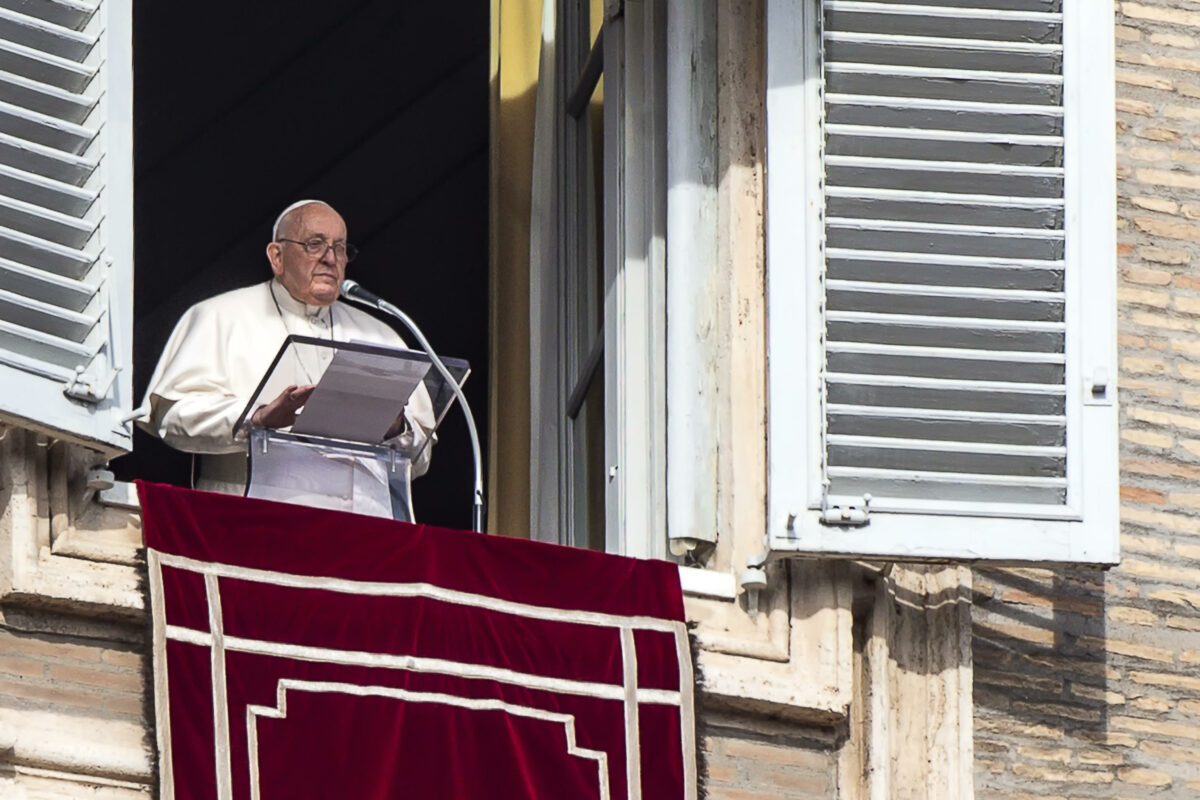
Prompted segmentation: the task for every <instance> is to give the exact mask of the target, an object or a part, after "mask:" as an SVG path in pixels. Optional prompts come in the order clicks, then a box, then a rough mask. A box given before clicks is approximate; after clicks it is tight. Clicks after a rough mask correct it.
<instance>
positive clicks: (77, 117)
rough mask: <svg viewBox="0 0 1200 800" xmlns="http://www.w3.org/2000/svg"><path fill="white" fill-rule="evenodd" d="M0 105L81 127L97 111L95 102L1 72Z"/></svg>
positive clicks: (94, 100)
mask: <svg viewBox="0 0 1200 800" xmlns="http://www.w3.org/2000/svg"><path fill="white" fill-rule="evenodd" d="M0 101H3V102H5V103H10V104H13V105H19V106H21V107H22V108H27V109H29V110H30V111H36V112H37V113H39V114H46V115H48V116H53V117H55V118H56V119H65V120H67V121H68V122H74V123H75V124H77V125H78V124H80V123H82V122H83V121H84V120H86V119H87V118H88V115H89V114H91V112H92V109H93V108H95V107H96V98H94V97H88V96H87V95H83V94H78V93H76V92H70V91H67V90H65V89H59V88H58V87H56V86H50V85H48V84H45V83H39V82H37V81H33V80H30V79H28V78H25V77H22V76H20V75H14V74H13V73H11V72H0Z"/></svg>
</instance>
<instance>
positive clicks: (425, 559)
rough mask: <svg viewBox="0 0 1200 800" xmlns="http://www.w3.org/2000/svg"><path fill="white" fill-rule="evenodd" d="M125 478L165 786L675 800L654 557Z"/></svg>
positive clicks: (678, 772)
mask: <svg viewBox="0 0 1200 800" xmlns="http://www.w3.org/2000/svg"><path fill="white" fill-rule="evenodd" d="M138 489H139V493H140V495H141V502H142V515H143V525H144V530H145V537H146V548H147V562H148V565H149V572H150V594H151V605H152V606H153V620H154V686H155V700H156V713H157V721H158V747H159V757H160V774H161V796H162V797H163V798H164V800H166V799H169V798H172V797H174V798H206V800H207V798H220V799H221V800H224V798H284V797H286V798H344V797H353V798H385V797H387V798H391V797H405V798H439V799H440V798H455V799H456V800H508V799H509V798H513V799H514V800H515V798H522V800H527V799H528V798H539V799H541V798H547V799H548V798H597V800H602V799H603V800H607V799H608V798H614V799H615V798H646V799H647V800H650V798H653V800H671V799H672V798H694V797H695V795H696V767H695V734H694V731H695V726H694V718H693V707H692V689H693V684H692V671H691V662H690V656H689V652H688V642H687V632H686V629H685V626H684V623H683V601H682V597H681V595H680V590H679V577H678V572H677V570H676V568H675V567H674V565H671V564H668V563H665V562H654V561H638V560H634V559H629V558H621V557H618V556H609V555H605V554H602V553H594V552H590V551H587V550H577V549H573V548H566V547H557V546H553V545H545V544H540V543H537V542H529V541H523V540H516V539H506V538H502V537H498V536H481V535H479V534H474V533H465V532H462V531H453V530H445V529H439V528H431V527H428V526H422V525H408V524H405V523H401V522H393V521H390V520H382V519H376V518H372V517H363V516H358V515H354V514H345V513H341V512H336V511H324V510H319V509H310V508H304V507H300V506H293V505H284V504H279V503H271V502H267V501H263V500H250V499H246V498H241V497H230V496H227V495H218V494H211V493H207V492H193V491H188V490H186V489H176V488H172V487H167V486H159V485H154V484H144V483H142V484H139V486H138Z"/></svg>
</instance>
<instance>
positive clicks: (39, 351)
mask: <svg viewBox="0 0 1200 800" xmlns="http://www.w3.org/2000/svg"><path fill="white" fill-rule="evenodd" d="M92 338H94V337H90V338H89V340H88V341H86V342H84V343H80V342H74V341H72V340H70V339H65V338H63V337H61V336H54V335H52V334H49V333H43V332H42V331H38V330H35V329H33V328H27V327H25V326H22V325H17V324H15V323H12V322H9V321H7V320H6V319H0V351H7V353H16V354H18V355H20V356H24V357H25V358H29V359H33V360H34V361H36V362H41V363H42V364H45V365H53V366H56V367H65V368H67V369H73V368H74V367H75V366H76V365H79V364H87V363H88V362H89V361H91V360H92V359H93V358H95V357H96V354H97V353H98V352H99V351H100V348H99V346H98V345H97V344H96V342H94V341H92V340H91V339H92ZM69 374H70V373H68V375H69Z"/></svg>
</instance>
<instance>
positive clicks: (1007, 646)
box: [972, 568, 1124, 789]
mask: <svg viewBox="0 0 1200 800" xmlns="http://www.w3.org/2000/svg"><path fill="white" fill-rule="evenodd" d="M1107 580H1109V577H1108V575H1107V574H1106V572H1105V571H1104V570H1101V569H1086V568H1077V569H1054V570H1051V569H1032V568H1029V569H977V570H975V581H974V587H975V588H974V636H973V640H972V649H973V653H974V662H975V669H974V680H975V689H974V696H975V708H976V711H975V757H976V771H977V773H995V774H991V775H989V777H988V779H987V783H988V785H989V786H991V787H993V788H1001V787H1002V786H1003V785H1004V784H1005V783H1006V782H1007V781H1008V780H1010V779H1013V781H1014V782H1013V785H1014V787H1015V786H1016V785H1018V784H1020V785H1023V786H1024V787H1025V788H1026V789H1028V787H1029V783H1028V780H1027V779H1028V778H1030V777H1035V778H1036V775H1033V774H1032V772H1030V774H1022V773H1023V772H1029V770H1023V769H1022V765H1021V764H1017V765H1016V766H1015V767H1014V769H1013V770H1012V771H1011V772H1008V771H1007V770H1006V769H1005V764H1006V762H1011V761H1012V760H1013V759H1014V757H1015V759H1016V760H1017V761H1024V760H1025V759H1024V757H1023V756H1028V755H1029V753H1030V749H1031V748H1032V749H1033V751H1034V756H1033V757H1034V758H1036V752H1040V751H1045V752H1046V753H1047V754H1048V755H1047V758H1050V760H1051V763H1054V762H1057V765H1058V766H1061V767H1062V768H1066V767H1067V765H1068V764H1073V762H1072V760H1071V758H1070V755H1069V753H1068V751H1066V750H1063V751H1062V753H1061V755H1062V756H1063V757H1062V758H1057V755H1059V753H1058V751H1057V750H1055V748H1071V749H1074V748H1075V747H1080V746H1082V747H1087V746H1093V747H1096V746H1104V745H1105V744H1107V743H1108V741H1109V719H1108V715H1109V707H1110V701H1111V700H1113V699H1115V696H1114V695H1113V693H1112V692H1111V691H1110V689H1109V684H1110V683H1111V677H1112V676H1111V672H1112V670H1111V668H1110V666H1109V664H1108V663H1107V653H1108V635H1107V631H1106V624H1105V610H1106V609H1105V587H1106V581H1107ZM1121 702H1124V701H1123V700H1122V701H1121ZM1044 763H1045V762H1044V760H1043V765H1044ZM999 773H1006V774H1005V775H1004V776H1003V777H997V775H998V774H999ZM1023 779H1024V780H1023ZM1081 779H1082V778H1081ZM997 781H1000V783H997ZM977 782H978V779H977Z"/></svg>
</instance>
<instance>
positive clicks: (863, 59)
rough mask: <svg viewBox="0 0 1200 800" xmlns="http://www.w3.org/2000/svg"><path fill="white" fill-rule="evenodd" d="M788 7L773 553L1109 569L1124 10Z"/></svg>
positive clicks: (780, 70)
mask: <svg viewBox="0 0 1200 800" xmlns="http://www.w3.org/2000/svg"><path fill="white" fill-rule="evenodd" d="M773 2H774V7H773V9H772V12H771V14H772V18H771V21H770V22H769V25H768V30H769V37H770V39H771V42H772V45H773V50H774V52H772V53H771V55H770V64H771V66H770V67H769V72H770V76H769V79H768V85H769V88H768V98H769V99H768V116H769V122H768V126H769V127H768V137H769V139H768V175H769V180H770V181H771V182H770V184H769V195H768V196H769V202H770V203H771V204H772V205H771V208H770V217H769V221H770V225H771V227H772V229H774V228H776V227H777V226H779V225H781V224H784V220H785V219H787V218H788V217H787V215H789V214H792V215H795V217H796V219H795V222H796V223H798V224H793V226H792V227H793V228H796V229H799V230H800V231H801V235H803V236H804V241H802V242H801V241H799V240H798V239H797V238H796V236H797V234H796V233H795V232H789V233H787V234H785V235H784V236H783V237H782V239H783V240H782V241H781V240H780V239H781V237H780V236H779V235H777V234H772V241H771V242H770V243H769V256H768V260H769V264H768V268H769V269H770V270H771V285H770V289H769V291H770V298H769V301H770V308H771V314H772V319H771V344H770V346H771V369H772V375H771V381H772V387H771V388H772V391H771V422H772V430H771V437H772V440H771V444H772V475H771V479H772V485H771V515H772V519H771V524H772V531H771V534H772V541H773V543H774V545H775V546H776V547H782V548H794V549H801V550H805V549H814V550H818V551H830V550H832V551H836V552H844V553H847V554H874V555H885V556H896V557H906V556H911V557H930V558H943V557H952V558H994V559H1005V560H1064V561H1081V562H1083V561H1094V562H1109V561H1112V560H1114V559H1115V557H1116V545H1115V543H1116V515H1115V510H1114V497H1112V496H1108V495H1115V480H1116V470H1117V464H1116V415H1115V395H1116V387H1115V374H1116V370H1115V366H1114V364H1115V307H1114V302H1113V292H1114V287H1115V248H1114V233H1113V230H1114V222H1115V215H1114V208H1115V185H1114V182H1113V172H1114V169H1115V164H1114V158H1113V156H1112V152H1113V145H1112V141H1113V136H1114V134H1113V122H1112V110H1111V107H1112V73H1113V60H1112V59H1113V54H1112V44H1111V40H1112V13H1111V12H1112V8H1111V4H1109V5H1108V7H1107V8H1105V7H1104V6H1105V5H1106V4H1105V3H1103V2H1096V0H920V2H899V1H898V0H877V1H876V2H858V1H857V0H823V2H821V1H820V0H793V1H792V2H788V1H787V0H773ZM784 7H787V8H788V9H789V10H790V12H791V15H792V17H791V19H790V20H789V21H787V22H784V23H781V22H780V17H779V15H780V14H781V13H782V12H783V10H784ZM1106 14H1107V16H1105V15H1106ZM772 23H774V24H780V25H781V26H782V27H785V28H788V27H789V26H790V28H791V29H792V35H793V37H794V38H792V39H791V42H792V43H793V44H797V45H799V47H798V50H799V53H797V54H796V55H793V56H792V61H794V62H796V64H795V65H793V66H791V67H788V66H787V65H786V64H781V61H783V60H785V59H786V56H785V54H784V53H782V52H780V48H782V47H784V46H785V44H786V43H787V42H788V39H787V38H786V37H787V35H788V32H787V31H771V24H772ZM801 74H802V75H804V76H805V77H806V78H807V82H806V83H805V82H801V83H800V84H799V85H797V84H795V83H794V82H793V81H794V79H795V76H797V75H801ZM1105 102H1107V104H1108V105H1107V107H1105V106H1104V104H1105ZM797 109H802V110H797ZM788 127H791V128H792V129H793V130H792V132H791V133H790V135H791V136H792V137H793V138H795V139H797V140H800V141H802V142H803V144H802V145H793V146H791V148H790V150H791V152H789V148H788V147H783V146H780V145H779V142H780V141H781V137H785V136H788V135H789V131H788V130H787V129H788ZM777 153H779V154H781V162H780V163H779V164H777V163H776V158H775V156H776V155H777ZM789 159H793V160H795V161H796V162H797V166H796V168H795V176H796V177H795V178H794V182H792V183H791V185H788V183H786V182H781V181H782V179H783V178H786V177H787V175H786V173H787V171H788V170H789V169H792V167H791V166H790V165H789ZM777 166H780V167H781V168H782V169H783V171H784V172H785V175H784V176H779V175H774V174H772V173H774V172H775V170H776V167H777ZM795 183H800V184H801V185H802V186H803V188H801V186H797V185H795ZM786 192H791V193H795V194H802V195H803V198H804V202H803V204H800V203H796V204H793V203H789V202H788V201H787V199H786V198H782V199H783V202H780V203H779V206H781V207H777V206H776V200H777V199H780V196H781V193H786ZM801 254H803V258H802V259H801V258H797V257H796V256H798V255H801ZM778 270H796V271H799V272H802V273H803V277H797V276H796V275H791V276H789V277H787V278H782V279H781V278H779V276H777V275H776V271H778ZM801 282H803V284H804V285H802V286H801V285H800V283H801ZM801 298H803V300H802V301H801ZM797 301H801V302H804V303H805V305H806V307H807V308H808V312H809V316H810V317H811V318H810V320H809V321H808V323H807V325H806V326H804V327H801V326H800V325H797V324H796V323H794V322H792V321H790V320H789V319H788V316H789V315H780V314H778V313H777V310H778V309H782V308H785V307H790V308H797V307H798V304H797ZM790 316H792V317H794V316H795V315H790ZM805 336H807V338H808V341H807V342H805V345H804V346H805V348H807V352H806V355H805V356H804V357H795V356H793V357H792V358H791V359H790V363H789V358H788V357H787V356H786V355H784V354H783V353H782V351H783V350H784V349H786V348H789V347H791V346H793V343H795V342H796V340H797V338H800V337H805ZM780 370H790V371H792V372H793V374H791V375H781V374H777V373H778V372H780ZM801 379H802V380H803V385H800V383H799V381H800V380H801ZM798 392H799V393H803V394H804V395H806V396H805V399H804V401H803V402H802V403H800V404H798V406H797V407H803V406H807V409H806V414H805V416H806V419H805V420H803V421H801V422H802V423H807V424H791V423H789V422H788V421H787V420H786V419H780V415H786V414H787V413H788V412H787V407H788V405H789V403H788V399H789V398H791V397H794V396H795V395H796V394H797V393H798ZM789 427H790V428H792V429H798V428H804V430H803V433H802V434H799V435H797V434H796V433H794V432H789V431H788V429H789ZM777 433H779V434H780V435H779V436H777V435H776V434H777ZM789 437H791V438H790V439H789ZM801 439H803V441H801ZM804 454H807V457H805V456H804ZM794 462H802V463H794ZM776 467H778V469H776ZM814 511H815V513H814ZM801 512H803V513H801ZM789 521H790V525H789ZM847 523H850V524H847Z"/></svg>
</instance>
